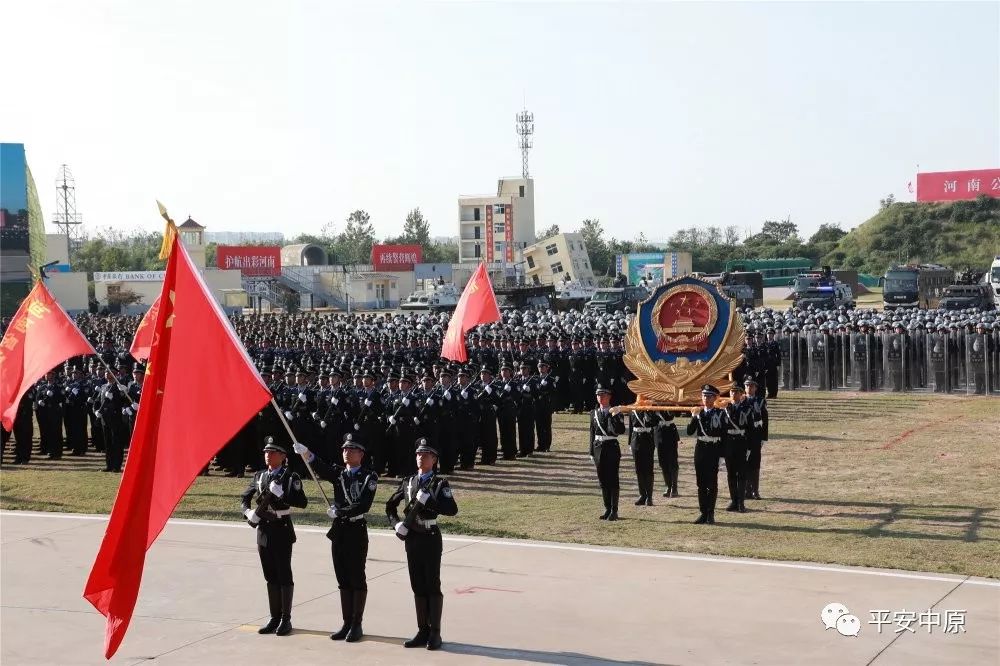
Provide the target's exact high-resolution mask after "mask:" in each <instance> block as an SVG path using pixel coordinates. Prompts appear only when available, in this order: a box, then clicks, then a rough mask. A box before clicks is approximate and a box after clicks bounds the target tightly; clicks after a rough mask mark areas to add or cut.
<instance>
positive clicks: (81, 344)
mask: <svg viewBox="0 0 1000 666" xmlns="http://www.w3.org/2000/svg"><path fill="white" fill-rule="evenodd" d="M96 353H97V352H95V351H94V348H93V346H91V344H90V342H88V341H87V338H85V337H84V336H83V333H81V332H80V329H78V328H77V327H76V324H74V323H73V320H72V319H70V318H69V315H68V314H66V311H65V310H63V309H62V307H60V306H59V304H58V303H57V302H56V300H55V299H54V298H52V294H51V293H49V290H48V289H46V288H45V285H44V284H43V283H42V281H41V280H39V281H38V282H37V283H35V287H34V288H33V289H32V290H31V291H30V292H29V293H28V296H27V298H25V299H24V301H22V302H21V307H19V308H18V309H17V313H15V314H14V319H13V320H11V322H10V326H9V327H7V332H6V333H5V334H4V336H3V341H0V421H2V423H3V427H4V428H5V429H7V430H8V431H10V430H11V429H12V428H13V425H14V416H16V415H17V405H18V403H20V402H21V396H23V395H24V392H25V391H27V390H28V389H29V388H31V386H32V384H34V383H35V382H37V381H38V380H39V379H41V378H42V377H44V376H45V373H46V372H48V371H49V370H51V369H52V368H54V367H56V366H57V365H59V364H60V363H62V362H63V361H65V360H66V359H68V358H71V357H73V356H80V355H81V354H96Z"/></svg>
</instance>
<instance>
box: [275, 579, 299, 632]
mask: <svg viewBox="0 0 1000 666" xmlns="http://www.w3.org/2000/svg"><path fill="white" fill-rule="evenodd" d="M294 591H295V586H294V585H282V586H281V622H279V623H278V628H277V629H275V631H274V635H275V636H287V635H288V634H290V633H292V592H294Z"/></svg>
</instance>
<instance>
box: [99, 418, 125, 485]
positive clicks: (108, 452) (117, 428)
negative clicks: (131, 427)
mask: <svg viewBox="0 0 1000 666" xmlns="http://www.w3.org/2000/svg"><path fill="white" fill-rule="evenodd" d="M101 421H102V423H101V430H103V432H104V469H106V470H110V471H114V472H120V471H122V462H123V460H124V459H125V424H124V423H122V419H121V416H119V415H118V414H114V413H111V414H106V415H105V416H104V418H102V419H101Z"/></svg>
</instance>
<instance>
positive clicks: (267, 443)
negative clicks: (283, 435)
mask: <svg viewBox="0 0 1000 666" xmlns="http://www.w3.org/2000/svg"><path fill="white" fill-rule="evenodd" d="M264 450H265V451H277V452H278V453H284V454H285V455H286V456H287V455H288V451H286V450H285V449H284V447H281V446H278V445H277V444H275V443H274V437H268V438H266V439H265V440H264Z"/></svg>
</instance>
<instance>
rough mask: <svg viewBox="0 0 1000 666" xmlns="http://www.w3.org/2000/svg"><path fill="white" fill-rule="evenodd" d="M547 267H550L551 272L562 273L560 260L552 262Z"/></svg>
mask: <svg viewBox="0 0 1000 666" xmlns="http://www.w3.org/2000/svg"><path fill="white" fill-rule="evenodd" d="M549 268H551V269H552V272H553V273H562V272H563V267H562V262H561V261H557V262H556V263H554V264H552V265H551V266H549Z"/></svg>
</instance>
